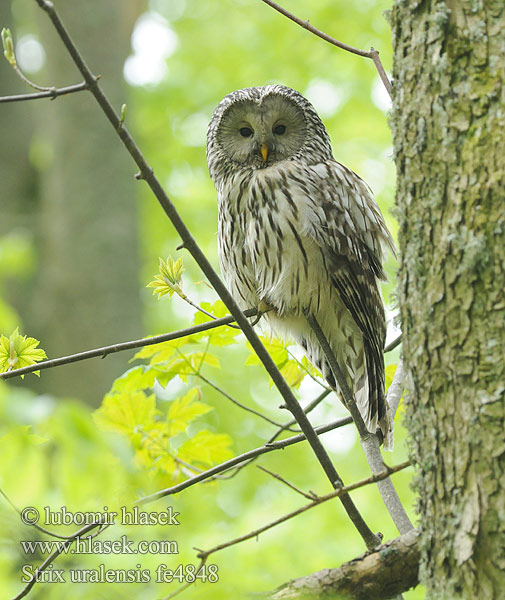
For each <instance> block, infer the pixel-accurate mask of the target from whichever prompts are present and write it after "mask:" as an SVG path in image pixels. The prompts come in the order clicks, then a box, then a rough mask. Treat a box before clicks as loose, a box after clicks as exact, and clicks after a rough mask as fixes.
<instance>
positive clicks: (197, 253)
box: [35, 0, 380, 549]
mask: <svg viewBox="0 0 505 600" xmlns="http://www.w3.org/2000/svg"><path fill="white" fill-rule="evenodd" d="M35 1H36V2H37V4H38V5H39V6H40V8H41V9H42V10H43V11H44V12H45V13H46V14H47V15H48V17H49V19H50V20H51V22H52V23H53V25H54V27H55V29H56V31H57V32H58V34H59V36H60V38H61V40H62V42H63V44H64V45H65V47H66V49H67V51H68V52H69V54H70V56H71V57H72V59H73V61H74V63H75V65H76V66H77V68H78V69H79V71H80V72H81V75H82V76H83V77H84V80H85V81H86V83H87V84H88V85H89V89H90V92H91V93H92V94H93V96H94V97H95V99H96V101H97V102H98V104H99V105H100V107H101V109H102V110H103V112H104V113H105V116H106V117H107V119H108V120H109V122H110V123H111V125H112V127H113V128H114V131H115V132H116V133H117V135H118V136H119V137H120V139H121V141H122V142H123V144H124V145H125V147H126V148H127V150H128V152H129V153H130V155H131V156H132V158H133V159H134V161H135V163H136V164H137V166H138V167H139V169H140V172H139V174H138V175H137V178H138V179H144V180H145V181H146V183H147V184H148V185H149V187H150V188H151V190H152V192H153V193H154V195H155V196H156V198H157V199H158V202H159V203H160V205H161V206H162V208H163V210H164V211H165V213H166V215H167V216H168V218H169V219H170V220H171V222H172V224H173V226H174V227H175V229H176V230H177V232H178V233H179V235H180V237H181V239H182V242H183V244H184V247H185V248H186V249H187V250H188V251H189V252H190V254H191V255H192V256H193V258H194V259H195V261H196V262H197V264H198V266H199V267H200V268H201V270H202V271H203V273H204V274H205V276H206V277H207V279H208V281H209V283H210V284H211V285H212V286H213V288H214V289H215V290H216V292H217V294H218V295H219V297H220V298H221V300H222V301H223V302H224V304H225V305H226V307H227V308H228V310H229V311H230V313H231V314H232V315H233V316H234V317H235V320H236V322H237V324H238V325H240V328H241V329H242V331H243V332H244V335H245V336H246V338H247V339H248V341H249V343H250V344H251V346H252V347H253V349H254V351H255V352H256V354H257V355H258V358H259V359H260V361H261V362H262V363H263V366H264V368H265V370H266V371H267V373H268V374H269V375H270V377H271V379H272V381H273V382H274V384H275V386H276V387H277V389H278V390H279V392H280V394H281V395H282V397H283V399H284V401H285V403H286V406H287V408H288V409H289V410H290V411H291V413H292V414H293V416H294V417H295V418H296V420H297V421H298V424H299V425H300V428H301V429H302V431H303V432H304V433H305V435H306V437H307V441H308V442H309V444H310V446H311V448H312V450H313V452H314V454H315V455H316V457H317V459H318V461H319V463H320V464H321V466H322V468H323V470H324V472H325V474H326V476H327V477H328V479H329V480H330V483H331V485H332V486H333V488H334V489H336V488H338V487H341V486H342V485H343V484H342V480H341V479H340V476H339V475H338V473H337V471H336V469H335V466H334V465H333V463H332V462H331V460H330V457H329V456H328V453H327V452H326V450H325V449H324V447H323V445H322V443H321V441H320V439H319V437H318V436H317V434H316V433H315V432H314V429H313V427H312V425H311V424H310V421H309V420H308V418H307V416H306V415H305V413H304V412H303V410H302V408H301V406H300V405H299V404H298V401H297V400H296V398H295V396H294V394H293V392H292V390H291V388H290V387H289V385H288V384H287V382H286V381H285V379H284V378H283V377H282V375H281V373H280V371H279V369H278V368H277V366H276V365H275V363H274V361H273V360H272V357H271V356H270V355H269V353H268V352H267V350H266V349H265V347H264V346H263V344H262V343H261V340H260V339H259V337H258V335H257V334H256V332H255V331H254V329H253V328H252V327H251V325H250V323H249V322H248V320H247V319H246V317H244V315H243V314H242V311H241V310H240V307H239V306H238V304H237V303H236V302H235V300H234V299H233V297H232V296H231V294H230V292H229V291H228V289H227V288H226V287H225V285H224V284H223V282H222V281H221V279H220V278H219V276H218V275H217V273H216V272H215V271H214V269H213V268H212V266H211V264H210V262H209V261H208V259H207V257H206V256H205V254H204V253H203V251H202V250H201V248H200V247H199V246H198V244H197V243H196V241H195V239H194V237H193V236H192V235H191V233H190V231H189V229H188V228H187V227H186V225H185V223H184V222H183V220H182V219H181V217H180V215H179V213H178V212H177V209H176V208H175V206H174V204H173V203H172V201H171V200H170V198H169V197H168V196H167V194H166V193H165V191H164V190H163V188H162V186H161V184H160V182H159V181H158V179H157V178H156V177H155V175H154V172H153V170H152V168H151V167H150V166H149V164H148V163H147V161H146V159H145V157H144V156H143V154H142V153H141V151H140V149H139V148H138V146H137V144H136V143H135V141H134V140H133V138H132V136H131V135H130V133H129V132H128V130H127V129H126V127H124V124H123V123H122V121H121V119H120V117H119V116H118V115H117V114H116V112H115V110H114V108H113V106H112V105H111V103H110V101H109V100H108V98H107V97H106V96H105V94H104V92H103V90H102V89H101V87H100V85H99V83H98V78H97V77H96V76H95V75H93V73H92V72H91V71H90V69H89V67H88V66H87V64H86V63H85V61H84V59H83V58H82V56H81V54H80V52H79V50H78V49H77V47H76V45H75V44H74V42H73V40H72V39H71V37H70V35H69V34H68V32H67V30H66V28H65V26H64V25H63V23H62V21H61V20H60V18H59V16H58V14H57V12H56V10H55V8H54V5H53V3H52V2H49V1H48V0H35ZM340 500H341V502H342V504H343V506H344V508H345V510H346V512H347V514H348V515H349V518H350V519H351V521H352V522H353V524H354V525H355V527H356V529H357V530H358V532H359V534H360V535H361V537H362V538H363V540H364V542H365V544H366V545H367V547H368V548H369V549H371V548H375V547H377V546H378V544H379V543H380V540H379V538H378V537H377V536H376V535H374V533H373V532H372V531H371V529H370V528H369V527H368V525H367V524H366V523H365V521H364V519H363V517H362V516H361V514H360V513H359V511H358V509H357V508H356V506H355V504H354V502H353V501H352V500H351V498H350V496H348V495H346V494H344V495H342V496H340Z"/></svg>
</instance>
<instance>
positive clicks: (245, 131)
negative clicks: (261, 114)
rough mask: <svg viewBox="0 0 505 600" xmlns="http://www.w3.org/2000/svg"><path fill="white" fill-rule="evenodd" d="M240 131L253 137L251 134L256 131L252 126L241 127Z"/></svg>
mask: <svg viewBox="0 0 505 600" xmlns="http://www.w3.org/2000/svg"><path fill="white" fill-rule="evenodd" d="M239 131H240V135H241V136H242V137H251V135H252V134H253V133H254V132H253V130H252V129H251V128H250V127H241V128H240V129H239Z"/></svg>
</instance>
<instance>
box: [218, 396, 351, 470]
mask: <svg viewBox="0 0 505 600" xmlns="http://www.w3.org/2000/svg"><path fill="white" fill-rule="evenodd" d="M331 392H332V390H330V389H326V390H324V392H323V393H322V394H319V396H318V397H317V398H315V399H314V400H312V401H311V402H309V404H308V405H307V406H305V407H304V409H303V410H304V412H305V414H306V415H308V414H309V413H310V411H312V410H313V409H314V408H315V407H316V406H317V405H318V404H319V403H320V402H322V401H323V400H324V398H326V396H328V394H330V393H331ZM352 422H353V421H352V417H345V418H344V419H340V420H339V421H338V423H339V427H343V426H344V425H349V424H350V423H352ZM295 423H296V419H290V420H289V421H287V422H286V423H284V425H281V427H279V429H278V430H277V431H276V432H275V433H274V434H273V435H272V436H271V437H270V438H269V439H268V440H267V442H266V443H267V444H271V443H272V442H273V441H274V440H276V439H277V438H278V437H279V436H280V435H281V434H282V432H283V431H292V429H291V426H292V425H294V424H295ZM256 458H257V457H253V458H251V459H249V460H248V461H247V462H244V463H242V464H241V465H240V466H238V467H236V468H235V469H234V471H233V473H231V474H230V475H228V476H225V477H223V479H232V478H233V477H235V476H236V475H237V474H238V473H240V471H241V470H242V469H244V468H245V467H247V466H248V465H249V463H252V462H254V461H255V460H256Z"/></svg>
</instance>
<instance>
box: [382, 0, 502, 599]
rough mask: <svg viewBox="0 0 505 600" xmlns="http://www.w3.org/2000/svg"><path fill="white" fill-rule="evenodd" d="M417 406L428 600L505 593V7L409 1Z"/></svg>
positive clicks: (410, 334) (400, 65)
mask: <svg viewBox="0 0 505 600" xmlns="http://www.w3.org/2000/svg"><path fill="white" fill-rule="evenodd" d="M392 28H393V35H394V41H393V44H394V108H393V114H392V119H391V123H392V128H393V136H394V147H395V160H396V164H397V169H398V187H397V214H398V218H399V222H400V231H399V242H400V250H401V255H402V259H401V266H400V272H399V281H400V283H399V298H400V304H401V321H402V330H403V340H404V341H403V352H404V357H405V364H406V367H407V369H408V372H409V380H410V382H411V390H410V395H409V400H408V403H407V404H408V406H407V415H408V427H409V430H410V438H411V440H412V454H413V458H414V460H415V462H416V464H417V469H418V475H417V478H416V487H417V491H418V493H419V513H420V520H421V525H422V528H423V535H422V544H421V545H422V567H421V580H422V581H423V582H424V583H425V584H426V586H427V590H428V597H429V598H447V599H451V600H452V599H454V598H472V599H473V598H479V600H481V599H482V600H486V599H487V598H490V599H495V598H496V599H498V598H502V597H503V589H505V434H504V421H505V327H504V325H505V292H504V290H505V61H504V60H503V49H504V48H505V3H503V0H500V1H498V0H494V1H493V0H490V1H487V2H484V0H462V1H459V0H444V1H435V0H433V1H429V0H419V1H416V2H406V1H405V0H396V1H395V3H394V8H393V11H392Z"/></svg>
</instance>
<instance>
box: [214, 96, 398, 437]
mask: <svg viewBox="0 0 505 600" xmlns="http://www.w3.org/2000/svg"><path fill="white" fill-rule="evenodd" d="M207 161H208V165H209V172H210V175H211V178H212V180H213V181H214V183H215V186H216V189H217V192H218V201H219V227H218V244H219V256H220V261H221V269H222V273H223V276H224V279H225V281H226V284H227V286H228V288H229V289H230V292H231V294H232V295H233V297H234V298H235V300H236V301H237V302H238V304H239V305H240V306H241V307H242V308H250V307H258V306H263V305H265V304H266V305H267V306H268V307H270V308H271V310H270V311H269V312H267V314H266V318H267V320H268V322H269V324H270V325H271V327H272V329H273V330H274V331H275V332H276V333H278V334H280V335H283V336H285V337H288V338H293V339H294V340H295V341H296V342H297V343H298V344H300V345H301V346H302V348H303V349H304V351H305V353H306V355H307V357H308V359H309V360H310V361H311V362H312V363H313V364H314V365H316V366H317V367H319V368H320V370H321V371H322V373H323V376H324V377H325V378H326V379H327V380H328V382H329V383H330V385H332V387H334V388H336V387H337V386H336V384H335V380H334V378H333V374H332V372H331V370H330V367H329V365H328V363H327V361H326V359H325V357H324V354H323V352H322V350H321V348H320V346H319V344H318V342H317V341H316V338H315V335H314V334H313V332H312V330H311V328H310V327H309V325H308V323H307V320H306V316H305V315H306V314H307V312H308V313H309V314H312V315H314V316H315V317H316V319H317V321H318V322H319V324H320V326H321V328H322V330H323V332H324V333H325V335H326V338H327V339H328V341H329V343H330V346H331V348H332V350H333V352H334V353H335V356H336V358H337V361H338V363H339V365H340V366H341V368H342V370H343V371H344V372H345V374H346V377H347V382H348V385H349V387H350V389H351V390H352V391H353V392H354V395H355V398H356V402H357V404H358V407H359V409H360V412H361V414H362V416H363V418H364V421H365V424H366V425H367V427H368V428H369V430H370V431H372V432H374V431H375V430H376V428H377V426H379V427H380V428H381V430H382V432H383V434H384V439H385V445H386V446H388V445H390V444H391V441H392V424H391V422H390V418H389V415H388V412H387V405H386V401H385V398H384V359H383V351H384V341H385V335H386V326H385V316H384V305H383V301H382V296H381V292H380V280H381V279H385V274H384V270H383V267H382V258H383V249H384V248H389V249H391V251H393V252H394V243H393V240H392V238H391V235H390V233H389V231H388V230H387V228H386V225H385V223H384V219H383V217H382V215H381V213H380V210H379V208H378V206H377V205H376V203H375V201H374V199H373V197H372V194H371V191H370V189H369V188H368V186H367V185H366V183H365V182H364V181H363V180H362V179H361V178H360V177H358V175H356V173H354V172H353V171H351V170H350V169H348V168H346V167H345V166H343V165H341V164H340V163H338V162H336V161H335V160H334V158H333V155H332V150H331V145H330V140H329V136H328V133H327V131H326V129H325V127H324V125H323V123H322V121H321V119H320V118H319V116H318V114H317V113H316V111H315V109H314V107H313V106H312V104H310V102H309V101H308V100H306V99H305V98H304V97H303V96H302V95H301V94H299V93H298V92H296V91H294V90H292V89H290V88H287V87H285V86H282V85H268V86H265V87H254V88H246V89H243V90H238V91H236V92H233V93H231V94H229V95H228V96H226V97H225V98H224V99H223V100H222V101H221V102H220V104H219V105H218V106H217V108H216V110H215V112H214V115H213V117H212V120H211V122H210V124H209V129H208V135H207Z"/></svg>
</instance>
